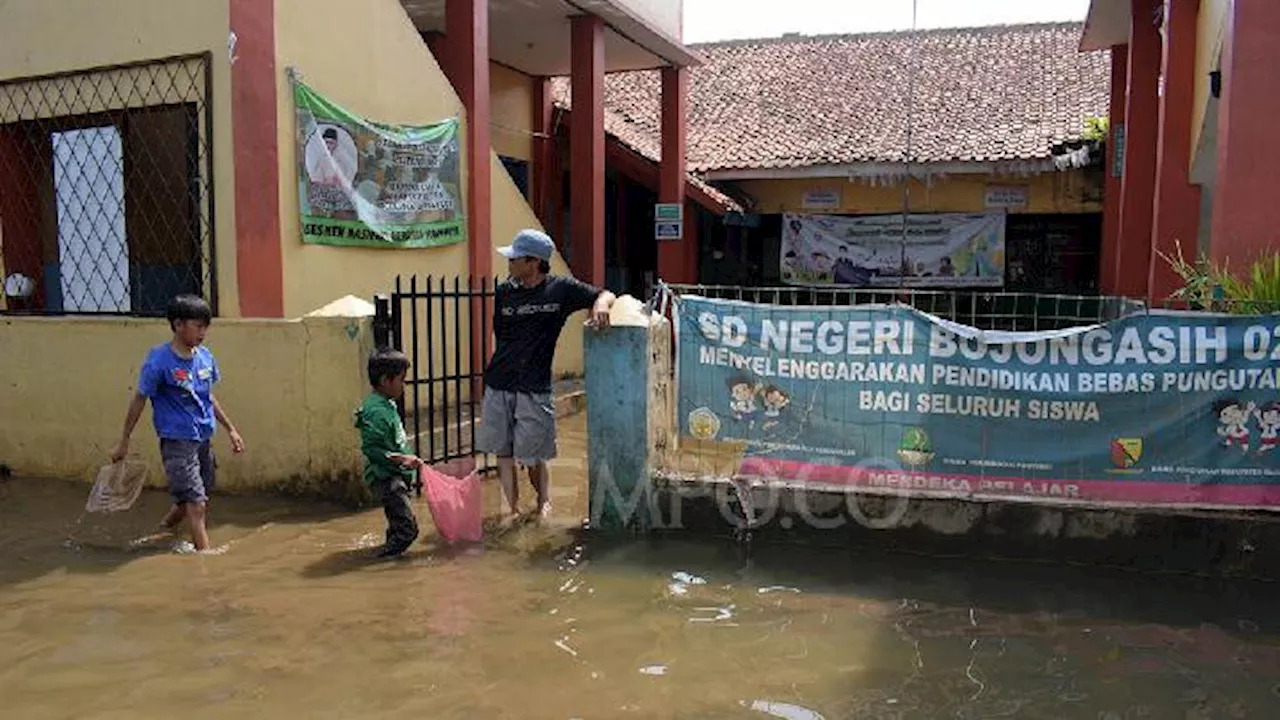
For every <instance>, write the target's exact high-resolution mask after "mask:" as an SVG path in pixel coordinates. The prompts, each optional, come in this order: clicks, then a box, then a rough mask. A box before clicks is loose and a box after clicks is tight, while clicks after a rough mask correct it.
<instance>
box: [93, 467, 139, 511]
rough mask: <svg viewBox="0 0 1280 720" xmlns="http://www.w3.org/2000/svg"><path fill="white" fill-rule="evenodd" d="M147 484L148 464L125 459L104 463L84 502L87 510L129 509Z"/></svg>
mask: <svg viewBox="0 0 1280 720" xmlns="http://www.w3.org/2000/svg"><path fill="white" fill-rule="evenodd" d="M146 484H147V466H146V465H145V464H143V463H141V462H137V461H132V460H125V461H122V462H118V463H112V464H111V465H103V466H102V468H100V469H99V470H98V479H97V480H96V481H95V482H94V483H93V489H92V490H90V491H89V499H88V500H87V501H86V502H85V504H84V509H85V512H91V513H113V512H120V511H121V510H128V509H129V508H130V507H132V506H133V503H134V502H136V501H137V499H138V496H139V495H141V494H142V487H143V486H144V485H146Z"/></svg>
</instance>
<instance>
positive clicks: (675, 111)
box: [658, 67, 698, 283]
mask: <svg viewBox="0 0 1280 720" xmlns="http://www.w3.org/2000/svg"><path fill="white" fill-rule="evenodd" d="M688 86H689V71H688V70H685V69H684V68H682V67H664V68H662V160H661V163H660V167H659V177H658V202H663V203H681V204H684V200H685V187H684V186H685V176H686V170H685V155H686V145H685V137H686V127H687V120H686V117H687V114H686V108H687V104H688V99H687V98H688ZM691 224H692V218H690V212H689V208H686V209H685V221H684V231H683V232H682V233H681V235H682V237H681V239H680V240H679V241H674V242H673V241H664V242H659V243H658V277H659V278H661V279H663V280H665V281H667V282H671V283H692V282H696V280H697V275H698V270H697V258H696V256H695V257H694V264H693V265H692V267H691V266H690V263H689V249H688V246H689V244H690V243H691V242H693V243H696V242H697V240H696V239H693V240H691V239H690V237H689V226H690V225H691Z"/></svg>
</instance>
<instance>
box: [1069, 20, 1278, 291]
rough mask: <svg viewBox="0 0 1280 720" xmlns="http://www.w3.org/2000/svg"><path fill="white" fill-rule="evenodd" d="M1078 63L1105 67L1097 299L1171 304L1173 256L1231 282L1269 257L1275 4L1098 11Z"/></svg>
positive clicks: (1274, 208)
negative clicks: (1223, 271) (1223, 269)
mask: <svg viewBox="0 0 1280 720" xmlns="http://www.w3.org/2000/svg"><path fill="white" fill-rule="evenodd" d="M1080 50H1081V51H1082V52H1084V53H1090V54H1094V55H1098V56H1105V55H1109V56H1110V65H1111V100H1110V115H1111V119H1112V120H1111V141H1110V143H1108V145H1109V150H1108V158H1107V166H1108V168H1109V171H1108V173H1107V179H1106V183H1107V190H1106V207H1105V211H1104V214H1105V231H1104V240H1103V287H1104V289H1105V290H1107V291H1108V292H1114V293H1120V294H1124V295H1129V296H1134V297H1150V298H1152V299H1154V300H1156V301H1160V300H1162V299H1164V298H1167V297H1168V295H1169V293H1170V292H1172V291H1173V290H1175V289H1176V288H1177V287H1178V286H1179V278H1178V277H1177V276H1176V275H1175V274H1174V273H1173V272H1172V271H1171V270H1170V268H1169V264H1168V262H1167V261H1166V260H1165V259H1164V257H1162V256H1176V254H1177V252H1178V248H1179V246H1180V247H1181V250H1182V253H1183V255H1184V256H1185V257H1186V258H1187V259H1188V260H1193V259H1194V258H1195V257H1196V256H1198V255H1204V256H1207V257H1208V258H1210V259H1211V260H1212V261H1214V262H1215V263H1219V264H1227V265H1228V267H1229V268H1230V269H1232V270H1234V271H1237V272H1241V271H1244V270H1246V268H1247V267H1248V265H1249V263H1250V262H1252V261H1253V260H1254V259H1256V258H1257V257H1258V256H1259V255H1260V254H1263V253H1265V252H1269V251H1273V250H1274V248H1275V241H1274V237H1275V228H1276V227H1277V223H1278V222H1280V203H1277V202H1276V197H1275V196H1276V189H1277V187H1278V185H1277V181H1276V176H1275V172H1274V168H1275V167H1276V166H1277V163H1280V147H1277V144H1276V142H1275V138H1274V133H1273V132H1272V130H1271V122H1272V117H1273V116H1274V110H1275V109H1276V107H1277V103H1278V102H1280V99H1278V98H1280V4H1278V3H1274V2H1266V1H1261V0H1092V2H1091V3H1090V5H1089V14H1088V18H1087V20H1086V23H1085V29H1084V33H1083V36H1082V38H1081V42H1080Z"/></svg>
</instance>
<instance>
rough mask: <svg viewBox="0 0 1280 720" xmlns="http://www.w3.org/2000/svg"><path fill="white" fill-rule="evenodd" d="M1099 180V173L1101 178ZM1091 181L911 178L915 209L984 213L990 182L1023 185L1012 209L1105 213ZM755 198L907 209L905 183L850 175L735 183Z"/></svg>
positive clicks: (797, 205)
mask: <svg viewBox="0 0 1280 720" xmlns="http://www.w3.org/2000/svg"><path fill="white" fill-rule="evenodd" d="M1099 179H1100V178H1099ZM1090 182H1091V181H1090V180H1089V179H1088V177H1087V176H1086V174H1085V173H1084V171H1082V170H1071V171H1067V172H1054V173H1044V174H1041V175H1033V176H1031V177H1026V178H1013V177H1002V176H991V175H948V176H946V177H945V178H938V179H935V181H934V183H933V187H929V186H928V184H926V183H924V182H920V181H912V183H911V210H912V212H982V211H983V210H984V209H985V199H986V189H987V186H988V185H1010V186H1024V187H1026V188H1027V207H1025V208H1022V209H1012V210H1010V211H1009V212H1011V213H1097V212H1102V202H1101V197H1102V195H1101V190H1100V189H1099V190H1098V192H1097V193H1096V195H1097V198H1098V199H1097V200H1096V201H1094V200H1089V199H1087V195H1086V190H1087V188H1088V187H1089V184H1090ZM736 184H737V185H738V186H739V187H741V188H742V189H743V190H744V191H746V192H747V193H748V194H749V195H751V197H752V198H754V199H755V200H756V203H757V204H756V208H755V211H756V212H759V213H778V212H830V213H850V214H853V213H859V214H872V213H898V212H902V186H901V185H895V186H889V187H872V186H870V185H868V184H866V183H863V182H860V181H859V182H850V181H849V180H847V179H845V178H814V179H785V180H743V181H740V182H738V183H736ZM818 190H839V191H840V200H841V204H840V208H839V209H831V210H805V209H804V195H805V193H806V192H809V191H818Z"/></svg>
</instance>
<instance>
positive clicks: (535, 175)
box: [529, 77, 560, 240]
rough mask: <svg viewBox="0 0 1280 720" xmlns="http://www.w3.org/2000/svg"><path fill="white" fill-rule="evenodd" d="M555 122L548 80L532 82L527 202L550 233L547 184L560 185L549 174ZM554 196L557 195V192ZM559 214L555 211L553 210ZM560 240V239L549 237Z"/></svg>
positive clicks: (556, 179) (550, 173) (552, 175)
mask: <svg viewBox="0 0 1280 720" xmlns="http://www.w3.org/2000/svg"><path fill="white" fill-rule="evenodd" d="M554 122H555V103H554V102H553V100H552V95H551V78H548V77H538V78H534V79H533V172H532V173H531V174H530V184H531V185H532V187H531V188H530V190H531V192H530V197H529V202H530V204H531V205H533V211H534V213H536V214H537V216H538V220H539V221H540V222H541V223H542V227H543V228H544V229H546V230H547V232H548V233H550V232H551V222H550V217H551V214H552V210H551V207H550V193H549V192H548V190H549V189H550V185H551V183H552V182H559V178H557V177H556V176H555V175H554V174H553V172H552V162H551V158H552V155H553V153H554V152H555V137H554V136H553V135H552V132H553V127H552V125H553V123H554ZM557 197H559V194H558V193H557ZM555 212H558V209H557V210H556V211H555ZM551 237H553V238H555V239H556V240H559V239H560V238H558V237H556V236H555V235H552V236H551Z"/></svg>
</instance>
